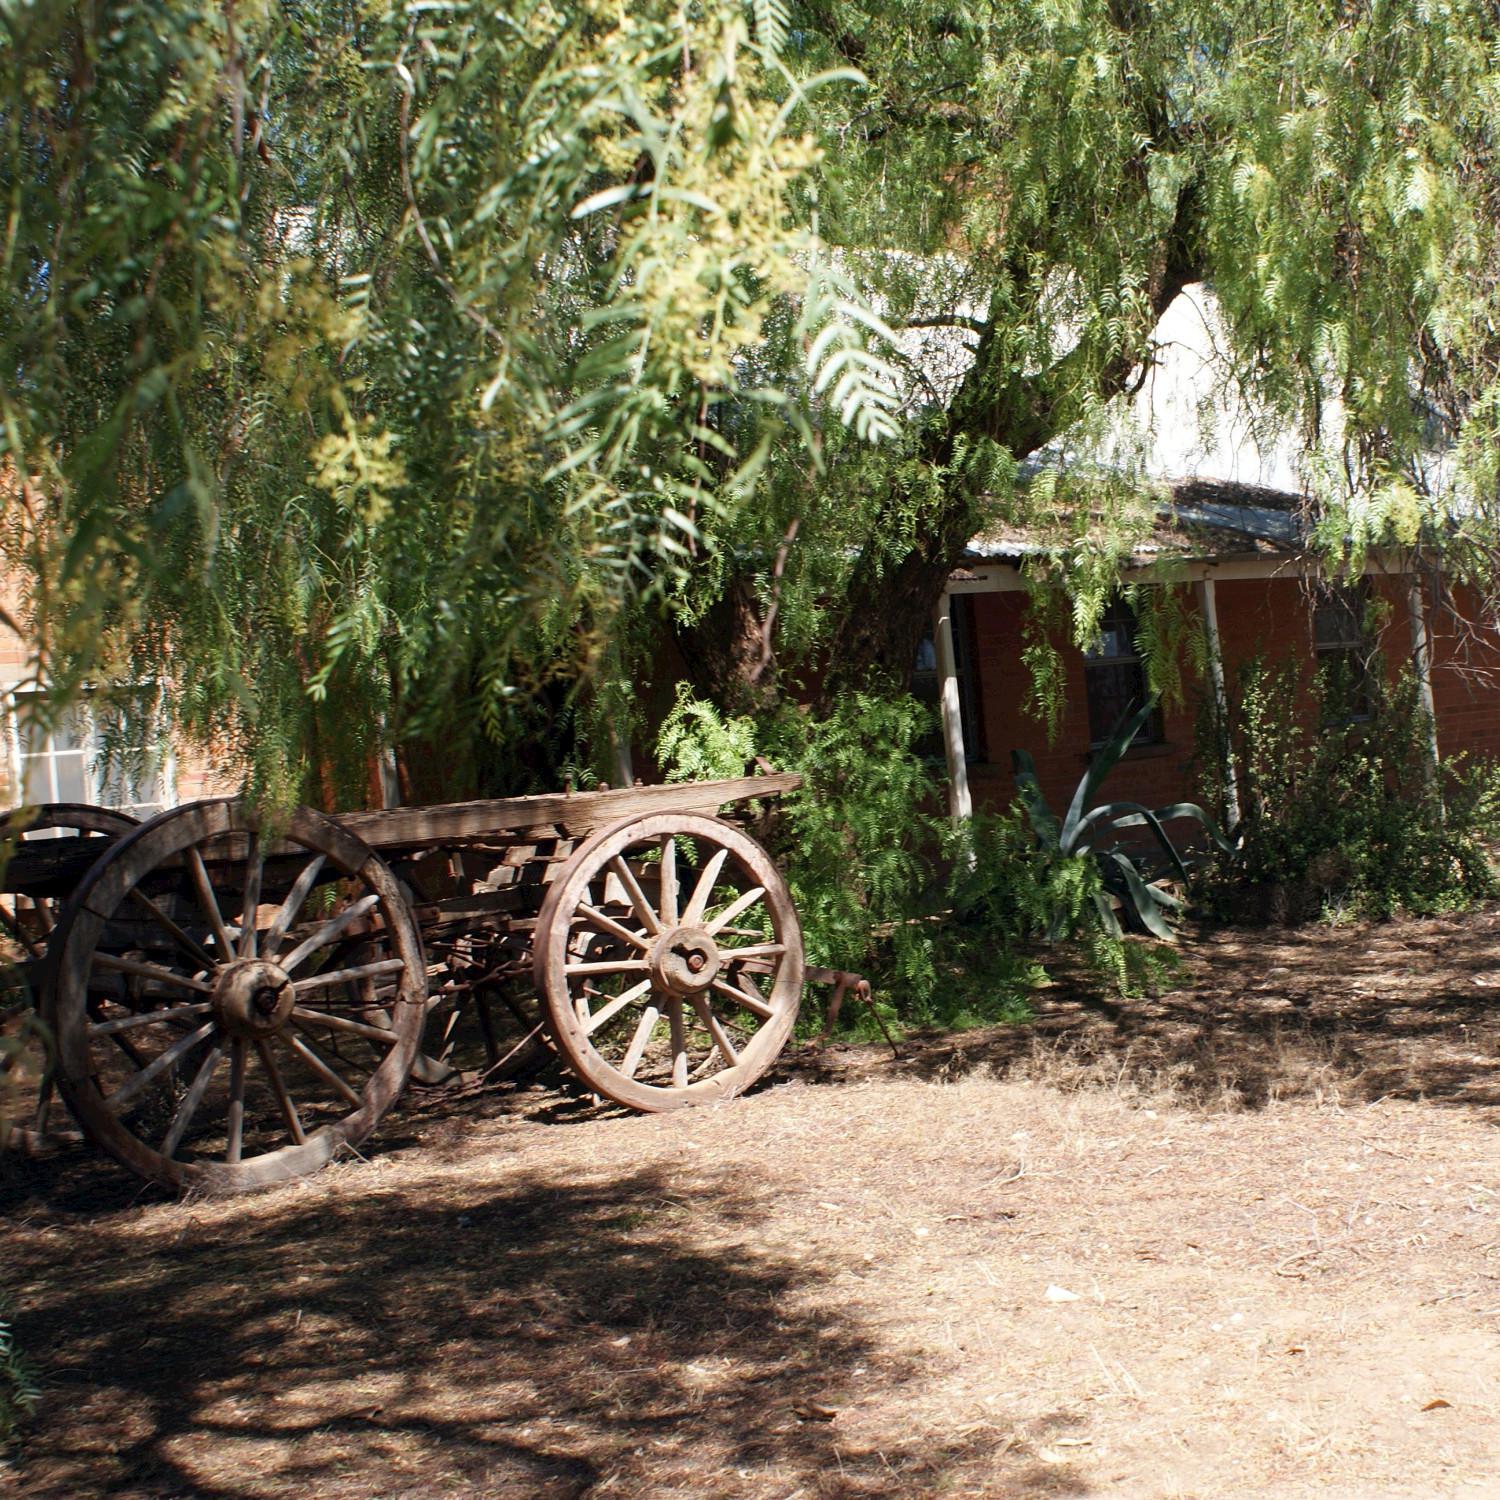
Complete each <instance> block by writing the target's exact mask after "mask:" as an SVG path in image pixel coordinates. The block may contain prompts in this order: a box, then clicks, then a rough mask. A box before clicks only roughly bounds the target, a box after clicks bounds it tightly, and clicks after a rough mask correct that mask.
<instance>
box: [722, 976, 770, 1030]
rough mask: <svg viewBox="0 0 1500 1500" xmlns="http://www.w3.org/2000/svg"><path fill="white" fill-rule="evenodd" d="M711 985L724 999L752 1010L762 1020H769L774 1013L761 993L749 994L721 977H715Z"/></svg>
mask: <svg viewBox="0 0 1500 1500" xmlns="http://www.w3.org/2000/svg"><path fill="white" fill-rule="evenodd" d="M713 987H714V989H716V990H717V991H718V992H719V993H720V994H721V995H723V996H724V998H725V999H726V1000H733V1001H734V1003H735V1004H736V1005H743V1006H744V1007H745V1009H746V1010H748V1011H753V1012H754V1013H755V1014H756V1015H758V1016H759V1017H760V1018H761V1019H762V1020H763V1021H769V1020H770V1019H771V1017H772V1016H774V1015H775V1014H776V1009H775V1007H774V1006H772V1005H768V1004H767V1003H766V1000H765V998H764V996H762V995H759V994H749V993H747V992H746V991H745V990H743V989H741V988H740V987H739V986H738V985H733V984H726V983H725V982H724V981H723V980H722V979H715V980H714V981H713Z"/></svg>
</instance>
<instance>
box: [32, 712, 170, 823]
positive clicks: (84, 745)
mask: <svg viewBox="0 0 1500 1500" xmlns="http://www.w3.org/2000/svg"><path fill="white" fill-rule="evenodd" d="M45 701H46V700H45V695H44V694H42V693H35V692H17V693H14V694H13V695H12V697H11V708H12V713H11V728H12V747H11V748H12V752H13V754H14V756H15V765H16V770H17V773H18V775H17V778H16V780H17V784H18V786H19V788H20V797H21V801H22V802H24V803H25V804H27V805H28V806H31V807H35V806H38V805H40V804H41V803H44V802H85V803H92V804H93V805H94V806H97V807H112V808H117V809H119V810H120V811H121V812H128V813H130V814H132V816H134V817H137V818H149V817H153V816H154V815H155V814H156V813H159V812H160V811H161V810H162V809H163V808H165V807H168V806H170V805H171V798H170V795H169V787H170V777H169V774H168V772H169V770H170V766H169V757H168V755H167V754H166V752H165V751H164V750H163V748H162V745H161V741H160V736H159V734H158V733H157V732H156V731H155V729H154V727H153V726H154V724H155V721H156V718H157V704H156V692H155V690H154V689H148V690H146V696H145V697H143V698H142V700H141V702H139V703H137V704H136V705H133V712H131V713H129V714H127V713H126V712H125V711H124V708H123V706H122V705H121V704H120V703H118V702H114V701H106V700H105V699H103V698H102V697H97V696H96V695H94V694H92V693H91V694H87V695H85V696H84V697H83V698H81V699H80V700H79V701H78V702H76V703H72V704H70V705H69V706H68V707H67V708H65V709H63V710H62V712H61V713H59V714H56V715H49V714H46V713H44V712H43V711H42V710H43V707H44V704H45Z"/></svg>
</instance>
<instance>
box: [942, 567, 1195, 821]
mask: <svg viewBox="0 0 1500 1500" xmlns="http://www.w3.org/2000/svg"><path fill="white" fill-rule="evenodd" d="M971 599H972V602H973V608H974V636H975V643H976V652H975V655H976V665H977V667H978V671H979V694H980V700H981V705H982V711H983V713H984V743H985V747H986V750H987V753H988V755H989V762H988V764H986V765H980V766H971V767H970V768H969V778H970V785H971V788H972V790H973V793H974V802H975V806H976V807H989V808H992V809H997V810H998V809H1001V808H1004V807H1006V806H1007V805H1008V804H1009V803H1010V800H1011V798H1012V796H1013V795H1014V790H1015V783H1014V782H1013V780H1012V779H1011V769H1010V752H1011V751H1012V750H1015V749H1022V750H1028V751H1030V752H1031V757H1032V759H1033V760H1034V761H1035V762H1036V768H1037V776H1038V778H1039V779H1040V781H1041V783H1042V790H1043V792H1044V793H1045V794H1046V797H1047V800H1048V801H1049V802H1050V803H1051V804H1052V805H1053V806H1054V807H1065V806H1066V805H1067V803H1068V800H1069V798H1071V797H1072V795H1073V790H1074V788H1075V787H1076V786H1077V785H1078V782H1079V779H1080V778H1081V777H1082V776H1083V774H1084V773H1085V772H1086V771H1087V770H1088V764H1089V717H1088V704H1087V699H1086V697H1085V694H1084V677H1083V668H1084V662H1083V653H1082V652H1081V651H1079V650H1078V649H1077V648H1076V647H1074V646H1073V645H1072V644H1071V643H1070V642H1068V641H1066V640H1059V641H1058V642H1057V645H1058V646H1059V649H1060V651H1061V654H1062V659H1063V664H1064V667H1065V669H1066V672H1067V690H1066V695H1065V701H1064V709H1063V717H1062V723H1061V725H1060V727H1059V731H1058V735H1057V738H1056V740H1055V741H1054V742H1052V743H1051V744H1049V743H1048V741H1047V730H1046V726H1045V725H1044V724H1042V723H1041V722H1040V721H1038V720H1037V719H1035V718H1033V717H1032V716H1031V715H1030V714H1028V713H1026V712H1025V710H1024V708H1023V704H1024V702H1025V699H1026V692H1027V686H1028V682H1027V675H1026V668H1025V666H1024V665H1023V664H1022V661H1021V647H1022V643H1023V640H1022V621H1023V618H1024V615H1025V612H1026V595H1025V594H1021V593H1006V594H974V595H972V596H971ZM1162 728H1163V732H1164V741H1165V742H1164V743H1163V744H1160V745H1147V746H1142V747H1141V748H1139V749H1137V750H1133V751H1131V752H1130V754H1129V755H1128V757H1127V758H1126V760H1125V762H1124V763H1123V764H1121V765H1120V766H1119V767H1118V768H1117V769H1116V770H1115V771H1114V773H1113V774H1112V776H1111V778H1110V780H1109V782H1108V784H1107V790H1108V795H1109V796H1111V797H1113V798H1123V799H1127V800H1130V801H1136V802H1145V803H1148V804H1150V805H1152V806H1159V805H1161V804H1162V803H1165V802H1178V801H1181V800H1182V798H1183V795H1184V788H1185V787H1186V785H1187V781H1188V770H1187V765H1186V762H1187V759H1188V757H1189V756H1191V755H1192V753H1193V715H1192V710H1191V706H1189V707H1188V708H1187V709H1169V710H1168V711H1167V713H1166V716H1165V720H1164V723H1163V726H1162Z"/></svg>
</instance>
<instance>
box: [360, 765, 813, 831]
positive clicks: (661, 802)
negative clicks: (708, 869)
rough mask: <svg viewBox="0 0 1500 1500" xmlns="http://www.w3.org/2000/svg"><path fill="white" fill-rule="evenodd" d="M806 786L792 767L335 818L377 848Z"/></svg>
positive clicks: (577, 825)
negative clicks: (718, 777) (724, 778)
mask: <svg viewBox="0 0 1500 1500" xmlns="http://www.w3.org/2000/svg"><path fill="white" fill-rule="evenodd" d="M801 785H802V778H801V777H800V776H796V775H793V774H792V773H790V772H779V773H777V774H776V775H774V776H740V777H736V778H735V779H734V780H731V781H681V782H669V783H667V784H665V785H662V786H626V787H620V788H619V789H618V790H615V791H608V792H573V793H561V794H559V793H555V792H548V793H543V794H541V795H539V796H535V797H501V798H496V799H494V800H489V801H483V802H447V803H441V804H439V805H437V806H434V807H395V808H388V809H386V810H385V811H383V812H361V813H344V814H341V815H340V816H339V818H338V819H337V821H338V822H339V823H340V824H342V825H343V826H344V827H345V828H347V829H348V830H349V831H350V832H351V833H354V834H358V835H359V837H360V838H362V839H363V840H364V841H365V842H366V843H367V844H369V845H370V846H371V847H372V848H375V849H396V848H414V847H417V846H419V845H422V844H453V843H459V842H461V841H462V840H465V839H471V838H486V837H489V838H493V837H494V836H495V835H496V834H498V833H506V834H509V835H511V837H513V838H515V839H517V840H519V839H531V838H548V837H556V830H557V829H562V830H563V831H564V833H565V834H566V835H567V836H568V837H570V838H582V837H584V836H585V835H587V834H590V833H593V832H594V831H595V830H596V829H600V828H605V827H608V826H609V825H610V824H611V823H618V822H621V821H622V820H623V819H625V818H636V817H645V816H646V815H647V814H649V813H660V812H684V813H689V812H695V813H707V814H709V815H712V814H713V813H716V812H717V811H718V810H719V809H720V808H721V807H726V806H728V805H729V804H730V803H732V802H744V801H746V800H747V799H749V798H751V797H780V796H784V795H785V794H786V793H787V792H792V791H795V790H796V789H797V788H798V787H799V786H801Z"/></svg>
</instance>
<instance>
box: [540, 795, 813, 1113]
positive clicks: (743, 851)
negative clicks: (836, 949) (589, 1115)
mask: <svg viewBox="0 0 1500 1500" xmlns="http://www.w3.org/2000/svg"><path fill="white" fill-rule="evenodd" d="M535 966H536V978H537V988H538V990H539V991H540V992H541V995H542V999H543V1003H544V1004H545V1006H546V1010H547V1020H548V1026H549V1028H550V1030H551V1032H552V1036H553V1039H554V1041H555V1042H556V1043H557V1046H558V1048H559V1049H560V1050H561V1052H562V1053H563V1056H564V1057H565V1058H566V1059H567V1061H568V1063H569V1064H570V1065H571V1066H572V1068H573V1069H574V1071H575V1072H576V1073H577V1074H578V1076H579V1077H580V1078H581V1079H582V1080H583V1081H584V1083H585V1084H587V1085H588V1087H589V1088H591V1089H593V1090H594V1091H595V1092H596V1093H599V1094H602V1095H604V1096H605V1097H606V1098H609V1099H613V1100H614V1101H615V1102H616V1103H618V1104H625V1105H628V1106H630V1107H631V1108H633V1109H641V1110H667V1109H676V1108H678V1107H679V1106H681V1105H685V1104H702V1103H709V1102H712V1101H713V1100H716V1099H727V1098H730V1097H731V1096H733V1095H735V1094H738V1093H740V1092H741V1091H742V1090H744V1089H746V1088H748V1087H749V1086H750V1085H751V1084H752V1083H754V1082H755V1080H756V1079H757V1078H759V1077H760V1076H761V1074H762V1073H764V1072H765V1071H766V1069H767V1068H769V1067H770V1066H771V1064H772V1063H773V1062H774V1061H775V1059H776V1056H777V1054H778V1053H779V1052H780V1051H781V1048H782V1046H783V1044H784V1043H785V1041H786V1039H787V1037H788V1036H789V1035H790V1033H791V1029H792V1025H793V1023H794V1022H795V1020H796V1018H797V1006H798V1004H799V1003H800V1000H801V996H802V932H801V928H800V926H799V925H798V922H797V913H796V911H795V910H794V908H793V906H792V901H791V897H790V895H789V894H788V893H787V888H786V883H785V881H783V880H782V878H781V875H780V873H779V872H778V871H777V869H776V866H775V865H774V864H773V863H772V862H771V858H770V856H769V855H768V854H767V853H766V851H765V850H764V849H762V848H761V846H760V845H759V844H757V843H756V842H755V840H754V839H752V838H751V837H750V836H749V835H748V834H745V833H742V832H741V831H740V830H739V829H738V828H735V827H733V826H732V825H730V824H728V823H721V822H720V821H719V820H718V819H716V818H709V817H703V816H701V815H698V814H694V813H657V814H653V815H650V816H648V817H643V818H636V819H633V820H628V821H626V822H624V823H619V824H616V825H615V826H614V827H613V828H608V829H605V830H604V831H603V832H601V833H598V834H595V835H594V837H593V838H591V839H589V840H588V842H587V843H585V844H583V845H582V846H581V847H580V848H579V849H578V850H577V852H576V853H575V854H574V855H573V857H572V858H571V859H570V860H569V861H568V863H567V864H566V865H565V866H564V867H563V870H562V873H561V875H560V876H559V878H558V880H557V882H556V883H555V884H554V885H553V887H552V890H551V891H550V893H549V894H548V896H547V899H546V901H545V902H543V904H542V910H541V914H540V916H539V917H538V919H537V928H536V953H535Z"/></svg>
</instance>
